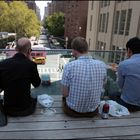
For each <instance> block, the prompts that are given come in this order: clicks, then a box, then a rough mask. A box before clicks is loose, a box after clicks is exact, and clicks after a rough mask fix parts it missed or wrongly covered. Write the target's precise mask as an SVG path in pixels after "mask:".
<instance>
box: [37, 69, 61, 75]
mask: <svg viewBox="0 0 140 140" xmlns="http://www.w3.org/2000/svg"><path fill="white" fill-rule="evenodd" d="M38 72H39V73H40V74H43V73H59V72H58V71H57V68H38Z"/></svg>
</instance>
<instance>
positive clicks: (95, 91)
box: [62, 56, 106, 112]
mask: <svg viewBox="0 0 140 140" xmlns="http://www.w3.org/2000/svg"><path fill="white" fill-rule="evenodd" d="M63 75H64V77H65V76H66V79H65V78H64V79H63V78H62V79H63V81H62V84H65V83H67V84H68V85H67V86H69V96H68V97H67V104H68V106H70V107H71V108H72V109H74V110H75V111H77V112H92V111H94V110H95V109H96V108H97V106H98V105H99V102H100V96H101V91H102V88H103V87H102V86H103V81H104V78H105V76H106V66H105V64H104V63H103V62H101V61H98V60H93V59H92V57H90V56H81V57H79V58H78V59H77V60H75V61H73V62H70V63H69V64H68V65H67V66H66V67H65V70H64V74H63ZM66 81H67V82H66Z"/></svg>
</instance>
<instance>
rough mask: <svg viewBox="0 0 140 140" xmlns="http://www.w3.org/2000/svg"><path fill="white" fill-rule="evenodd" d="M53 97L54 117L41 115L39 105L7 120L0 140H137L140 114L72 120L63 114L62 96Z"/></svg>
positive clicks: (0, 129) (1, 128) (139, 134)
mask: <svg viewBox="0 0 140 140" xmlns="http://www.w3.org/2000/svg"><path fill="white" fill-rule="evenodd" d="M52 97H54V100H55V102H54V105H53V108H55V109H56V114H55V115H52V116H46V115H44V114H41V109H42V108H41V107H40V106H38V107H37V110H36V112H35V114H33V115H30V116H28V117H17V118H13V117H9V118H8V125H7V126H5V127H0V139H97V138H99V139H101V138H103V139H105V138H108V139H123V138H124V139H129V138H133V139H136V138H138V139H140V112H136V113H132V114H131V115H129V116H124V117H119V118H117V117H110V118H109V119H107V120H103V119H101V117H100V116H96V117H94V118H72V117H68V116H66V115H65V114H63V112H62V108H61V97H60V96H58V95H54V96H52Z"/></svg>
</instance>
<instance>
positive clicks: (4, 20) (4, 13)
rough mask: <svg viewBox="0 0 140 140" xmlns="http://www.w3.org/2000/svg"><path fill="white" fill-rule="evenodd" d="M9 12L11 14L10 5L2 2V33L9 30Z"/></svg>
mask: <svg viewBox="0 0 140 140" xmlns="http://www.w3.org/2000/svg"><path fill="white" fill-rule="evenodd" d="M8 12H9V7H8V4H7V3H6V2H4V1H0V32H3V31H6V30H7V24H8V18H9V17H8Z"/></svg>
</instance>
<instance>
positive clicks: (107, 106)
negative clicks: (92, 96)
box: [103, 103, 109, 113]
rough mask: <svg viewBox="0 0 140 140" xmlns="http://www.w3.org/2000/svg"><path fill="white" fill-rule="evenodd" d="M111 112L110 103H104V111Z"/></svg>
mask: <svg viewBox="0 0 140 140" xmlns="http://www.w3.org/2000/svg"><path fill="white" fill-rule="evenodd" d="M108 112H109V104H108V103H105V104H104V105H103V113H108Z"/></svg>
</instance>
